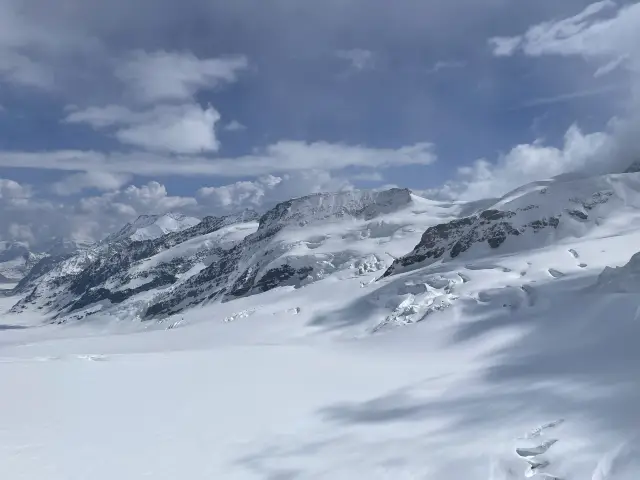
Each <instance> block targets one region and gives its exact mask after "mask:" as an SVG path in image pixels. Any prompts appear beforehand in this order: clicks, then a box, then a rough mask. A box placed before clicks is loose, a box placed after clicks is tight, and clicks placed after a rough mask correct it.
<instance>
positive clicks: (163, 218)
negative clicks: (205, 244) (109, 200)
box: [103, 213, 200, 243]
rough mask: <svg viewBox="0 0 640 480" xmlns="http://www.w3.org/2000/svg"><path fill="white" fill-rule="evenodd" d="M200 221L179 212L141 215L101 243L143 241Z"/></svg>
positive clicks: (185, 227) (191, 225)
mask: <svg viewBox="0 0 640 480" xmlns="http://www.w3.org/2000/svg"><path fill="white" fill-rule="evenodd" d="M198 223H200V220H199V219H197V218H195V217H188V216H186V215H182V214H179V213H166V214H164V215H141V216H140V217H138V219H137V220H136V221H135V222H133V223H127V224H126V225H125V226H124V227H122V229H120V231H118V232H116V233H115V234H113V235H110V236H109V237H107V238H106V239H105V240H103V243H114V242H119V241H123V240H132V241H134V242H135V241H143V240H153V239H155V238H159V237H161V236H163V235H166V234H167V233H171V232H180V231H182V230H186V229H187V228H190V227H193V226H195V225H197V224H198Z"/></svg>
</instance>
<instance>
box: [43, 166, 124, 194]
mask: <svg viewBox="0 0 640 480" xmlns="http://www.w3.org/2000/svg"><path fill="white" fill-rule="evenodd" d="M131 178H132V177H131V175H128V174H118V173H110V172H100V171H88V172H82V173H74V174H72V175H69V176H67V177H66V178H64V179H62V180H60V181H59V182H56V183H54V184H53V185H52V187H51V189H52V191H53V192H54V193H56V194H57V195H61V196H65V195H73V194H76V193H80V192H82V191H84V190H87V189H96V190H102V191H110V190H117V189H119V188H120V187H122V186H123V185H125V184H127V183H128V182H129V181H130V180H131Z"/></svg>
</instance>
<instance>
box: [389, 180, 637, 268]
mask: <svg viewBox="0 0 640 480" xmlns="http://www.w3.org/2000/svg"><path fill="white" fill-rule="evenodd" d="M617 224H619V225H617ZM604 225H612V226H613V227H616V226H619V227H621V228H623V229H626V228H637V227H638V226H640V174H638V173H629V174H617V175H604V176H600V177H591V178H580V177H578V176H573V177H572V176H563V177H559V178H556V179H553V180H548V181H542V182H535V183H532V184H529V185H525V186H523V187H521V188H518V189H516V190H514V191H513V192H511V193H509V194H507V195H505V196H504V197H503V198H502V199H500V200H499V201H498V202H496V203H495V204H494V205H493V206H492V207H491V208H489V209H487V210H484V211H483V212H480V213H478V214H476V215H473V216H470V217H465V218H461V219H456V220H454V221H452V222H449V223H443V224H440V225H436V226H434V227H431V228H429V229H428V230H427V231H426V232H425V233H424V235H423V236H422V239H421V241H420V242H419V243H418V245H417V246H416V247H415V248H414V249H413V251H412V252H410V253H409V254H407V255H405V256H403V257H402V258H399V259H398V260H397V261H395V262H394V264H393V265H392V267H391V268H390V269H389V270H387V272H385V276H389V275H393V274H397V273H402V272H404V271H408V270H411V269H414V268H418V267H420V266H425V265H428V264H431V263H434V262H437V261H443V262H446V261H450V260H452V259H455V258H457V257H458V256H463V257H473V256H481V255H488V254H490V251H491V250H495V249H498V248H500V252H501V253H505V252H517V251H522V250H526V249H532V248H540V247H542V246H545V245H550V244H552V243H554V242H558V241H562V240H563V239H568V238H577V237H582V236H585V235H588V234H590V233H593V232H597V227H601V226H604Z"/></svg>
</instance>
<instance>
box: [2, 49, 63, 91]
mask: <svg viewBox="0 0 640 480" xmlns="http://www.w3.org/2000/svg"><path fill="white" fill-rule="evenodd" d="M0 78H3V79H4V80H5V81H7V82H9V83H13V84H16V85H22V86H28V87H37V88H43V89H46V88H50V87H52V86H53V85H54V74H53V72H52V71H51V70H50V69H49V68H48V67H46V66H45V65H43V64H40V63H36V62H35V61H34V60H32V59H30V58H29V57H27V56H25V55H21V54H18V53H16V52H13V51H8V50H0Z"/></svg>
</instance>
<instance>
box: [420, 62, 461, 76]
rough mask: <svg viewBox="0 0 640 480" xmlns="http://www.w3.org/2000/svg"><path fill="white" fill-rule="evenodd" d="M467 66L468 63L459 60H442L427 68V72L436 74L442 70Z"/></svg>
mask: <svg viewBox="0 0 640 480" xmlns="http://www.w3.org/2000/svg"><path fill="white" fill-rule="evenodd" d="M465 66H466V63H465V62H462V61H459V60H441V61H439V62H436V63H434V64H433V66H432V67H431V68H429V69H428V70H427V73H430V74H434V73H438V72H441V71H442V70H451V69H456V68H464V67H465Z"/></svg>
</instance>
